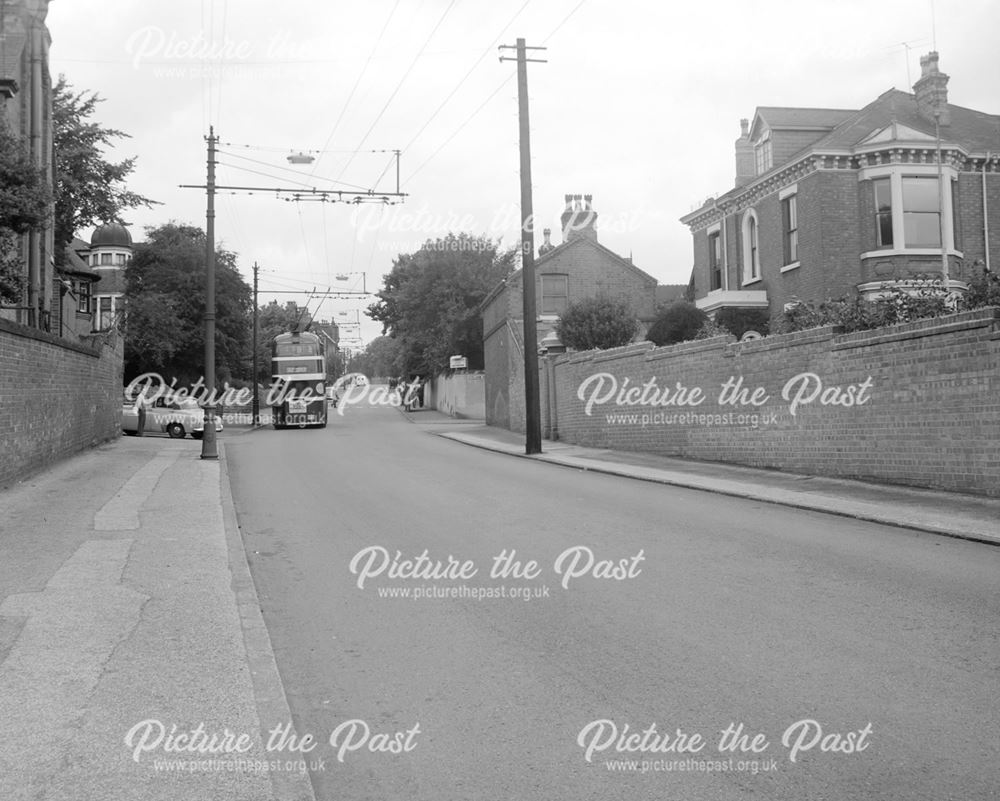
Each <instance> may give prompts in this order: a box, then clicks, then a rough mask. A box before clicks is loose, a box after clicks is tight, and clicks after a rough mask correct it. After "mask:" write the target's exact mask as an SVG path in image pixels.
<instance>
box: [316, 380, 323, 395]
mask: <svg viewBox="0 0 1000 801" xmlns="http://www.w3.org/2000/svg"><path fill="white" fill-rule="evenodd" d="M316 394H317V395H319V396H320V397H321V398H322V397H323V382H322V381H320V382H319V383H318V384H317V385H316Z"/></svg>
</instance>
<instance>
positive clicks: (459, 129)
mask: <svg viewBox="0 0 1000 801" xmlns="http://www.w3.org/2000/svg"><path fill="white" fill-rule="evenodd" d="M585 2H587V0H580V2H579V3H577V4H576V5H575V6H573V8H572V9H571V10H570V12H569V13H568V14H567V15H566V16H565V17H563V18H562V21H560V23H559V24H558V25H556V27H555V28H553V29H552V30H551V31H550V32H549V35H548V36H546V37H545V38H544V39H542V44H545V43H546V42H548V41H549V40H550V39H551V38H552V37H553V36H555V35H556V34H557V33H558V32H559V30H560V29H561V28H562V27H563V26H564V25H565V24H566V23H567V22H569V20H570V18H571V17H572V16H573V15H574V14H576V12H577V11H579V10H580V8H581V6H583V4H584V3H585ZM513 79H514V76H509V77H507V78H505V79H504V80H503V81H502V82H501V83H500V85H499V86H497V88H496V89H494V90H493V91H492V92H490V94H489V95H487V97H486V99H485V100H484V101H483V102H482V103H480V104H479V105H478V106H477V107H476V109H475V110H474V111H473V112H472V113H471V114H470V115H469V116H468V117H466V118H465V119H464V120H463V121H462V122H461V123H460V124H459V126H458V127H457V128H456V129H455V130H454V131H452V133H451V134H450V135H449V136H448V138H447V139H445V140H444V142H442V143H441V144H440V145H439V146H438V148H437V149H436V150H435V151H434V152H433V153H431V155H430V156H428V157H427V158H426V159H424V161H422V162H421V163H420V164H419V165H418V166H417V167H416V169H414V170H413V172H411V173H409V175H407V177H406V181H404V183H409V181H410V180H412V179H413V176H415V175H416V174H417V173H419V172H420V171H421V170H422V169H423V168H424V167H426V166H427V165H428V164H429V163H430V162H431V161H433V160H434V159H435V158H436V157H437V155H438V153H440V152H441V151H442V150H444V149H445V147H447V146H448V144H449V143H450V142H451V141H452V140H453V139H454V138H455V137H456V136H458V134H460V133H461V132H462V130H463V129H464V128H465V126H466V125H468V124H469V123H470V122H472V120H473V119H474V118H475V117H476V115H477V114H479V112H480V111H482V110H483V109H484V108H486V106H487V104H488V103H489V102H490V101H491V100H492V99H493V98H494V97H496V95H497V94H498V93H499V92H500V90H501V89H503V88H504V87H505V86H506V85H507V84H508V83H510V82H511V81H512V80H513Z"/></svg>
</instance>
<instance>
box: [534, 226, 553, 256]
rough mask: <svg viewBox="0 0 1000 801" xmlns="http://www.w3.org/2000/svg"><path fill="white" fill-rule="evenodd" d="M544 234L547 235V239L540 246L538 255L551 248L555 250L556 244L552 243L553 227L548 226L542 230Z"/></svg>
mask: <svg viewBox="0 0 1000 801" xmlns="http://www.w3.org/2000/svg"><path fill="white" fill-rule="evenodd" d="M542 236H543V237H545V241H544V242H542V245H541V247H539V248H538V255H539V256H544V255H545V254H546V253H548V252H549V251H550V250H555V245H553V244H552V239H551V237H552V229H551V228H546V229H545V230H543V231H542Z"/></svg>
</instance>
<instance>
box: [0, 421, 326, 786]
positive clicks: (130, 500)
mask: <svg viewBox="0 0 1000 801" xmlns="http://www.w3.org/2000/svg"><path fill="white" fill-rule="evenodd" d="M224 467H225V466H224V462H223V461H221V460H202V459H200V458H199V448H198V447H197V445H196V444H194V443H192V442H183V441H174V440H168V439H157V438H141V439H139V438H136V439H125V440H121V441H119V442H117V443H114V444H112V445H108V446H103V447H101V448H98V449H96V450H94V451H91V452H89V453H87V454H83V455H80V456H78V457H75V458H73V459H70V460H68V461H67V462H64V463H61V464H60V465H57V466H55V467H54V468H53V469H52V470H50V471H47V472H46V473H44V474H41V475H38V476H35V477H34V478H32V479H31V480H30V481H27V482H24V483H22V484H21V485H18V486H15V487H12V488H10V489H8V490H6V491H4V492H2V493H0V504H2V505H3V507H4V511H5V513H7V514H6V518H7V521H8V523H7V524H6V525H5V526H4V527H3V529H0V556H2V557H3V562H4V564H5V568H6V569H5V570H2V571H0V577H3V578H6V579H8V580H7V582H6V585H0V598H2V602H0V620H3V621H4V623H5V626H4V627H3V631H4V632H6V636H7V642H6V643H5V645H6V654H5V657H4V659H3V662H2V663H0V715H2V718H3V720H4V723H5V741H6V745H5V748H4V749H2V753H0V798H2V799H4V801H7V799H33V801H38V800H42V801H45V800H47V799H53V800H55V799H60V801H61V799H68V798H72V799H79V800H81V801H88V800H90V799H93V801H117V799H123V800H124V799H129V801H131V800H132V799H136V800H138V801H146V799H149V801H160V800H161V799H162V801H167V800H168V799H169V800H170V801H173V800H174V799H180V798H183V799H192V800H193V801H200V799H205V801H209V800H210V799H211V800H213V801H214V799H221V798H227V799H229V798H231V799H241V801H242V799H248V801H274V800H275V799H280V801H299V800H301V801H312V799H313V798H314V796H313V793H312V789H311V786H310V784H309V781H308V778H307V777H306V776H304V775H303V773H304V772H303V771H300V770H299V768H298V766H297V765H294V764H292V760H290V759H286V758H285V757H286V756H290V755H285V754H281V753H271V752H268V751H267V750H266V749H265V742H266V736H267V730H268V729H269V728H270V727H272V726H274V725H276V723H283V722H286V721H288V720H289V717H290V716H289V713H288V712H287V705H284V707H282V702H283V701H284V696H283V691H282V690H281V683H280V679H279V678H278V676H277V673H276V669H275V668H274V662H273V654H271V653H270V642H269V641H268V640H267V638H266V632H265V634H264V636H263V637H261V636H260V630H261V629H262V624H260V627H259V628H257V629H254V627H253V626H252V621H251V622H250V623H248V622H247V621H248V618H249V617H250V616H249V615H248V613H247V608H248V607H251V606H253V605H254V604H255V600H256V595H255V593H254V591H253V584H252V582H248V581H247V579H248V574H247V570H246V561H245V556H244V555H243V551H242V547H241V545H240V544H239V532H238V530H237V529H236V526H235V520H234V516H233V515H232V514H231V512H229V513H227V512H226V509H225V504H229V505H230V506H231V501H230V500H229V498H228V495H227V493H228V487H227V486H226V485H225V484H224ZM71 510H72V511H71ZM11 521H13V522H11ZM29 543H34V546H35V547H34V549H32V550H27V549H26V548H25V546H26V545H28V544H29ZM36 551H40V552H41V554H37V553H36ZM19 561H20V563H21V565H22V568H23V570H22V572H21V576H22V577H21V578H20V580H19V579H18V571H17V569H16V567H17V563H18V562H19ZM44 575H47V578H46V580H45V583H44V585H42V586H38V585H39V584H40V579H41V577H42V576H44ZM248 646H249V647H248ZM251 648H252V652H251V650H250V649H251ZM0 656H4V652H3V651H0ZM268 671H270V673H268ZM257 674H262V675H257ZM262 689H263V691H264V692H265V693H266V696H267V698H266V701H267V710H268V714H269V715H271V716H275V715H277V716H278V717H277V719H272V718H268V719H266V720H265V719H262V717H261V714H260V712H259V700H260V699H259V698H258V695H257V693H258V692H259V691H261V690H262ZM282 710H283V711H282ZM199 730H200V731H203V732H204V733H205V736H204V737H201V738H199V737H198V736H197V735H194V736H192V737H190V738H189V741H188V742H189V743H190V747H188V748H185V747H183V746H184V741H183V740H181V739H179V738H177V739H174V740H171V737H170V735H171V734H172V733H173V734H182V733H191V732H196V731H199ZM212 735H216V736H217V740H218V741H219V742H220V745H219V746H218V747H214V746H211V745H210V743H209V740H210V737H211V736H212ZM226 735H230V742H235V740H236V739H237V738H238V737H239V736H241V735H245V740H244V744H245V746H246V747H245V748H241V749H240V750H239V751H235V750H233V749H231V748H224V747H222V745H221V741H222V739H223V738H225V736H226ZM171 742H172V743H173V745H174V746H175V747H174V748H173V749H171V748H170V743H171ZM140 743H142V744H143V746H144V747H143V748H139V747H138V746H139V745H140ZM196 744H200V745H199V746H198V747H196ZM279 763H280V764H279ZM286 763H287V764H286Z"/></svg>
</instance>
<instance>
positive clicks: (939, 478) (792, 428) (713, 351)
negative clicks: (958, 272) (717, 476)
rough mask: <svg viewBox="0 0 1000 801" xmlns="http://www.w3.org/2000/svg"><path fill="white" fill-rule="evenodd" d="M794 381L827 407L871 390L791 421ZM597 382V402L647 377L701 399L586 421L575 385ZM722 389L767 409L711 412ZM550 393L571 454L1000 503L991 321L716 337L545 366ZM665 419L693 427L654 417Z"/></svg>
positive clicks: (999, 364)
mask: <svg viewBox="0 0 1000 801" xmlns="http://www.w3.org/2000/svg"><path fill="white" fill-rule="evenodd" d="M804 373H808V374H813V375H814V376H816V377H818V379H819V381H821V382H822V387H823V391H824V392H829V393H830V394H829V395H828V396H827V400H830V401H834V400H835V398H834V397H833V395H834V393H835V392H837V390H835V389H832V388H835V387H840V388H841V389H840V392H841V393H842V394H841V396H840V397H841V398H847V397H848V392H849V391H850V390H849V388H850V387H853V391H854V392H855V397H859V395H858V392H859V390H860V389H861V388H862V387H863V385H864V384H865V383H866V382H869V385H870V389H868V390H867V391H866V392H864V393H863V394H861V395H860V397H862V398H864V397H867V400H866V402H865V403H863V404H861V405H854V406H843V405H836V404H835V403H831V404H830V405H822V403H821V400H822V397H823V396H822V395H820V396H819V397H817V398H816V399H815V400H814V401H813V402H812V403H808V404H800V405H799V406H798V408H797V409H796V410H795V414H794V415H793V414H792V413H791V409H790V406H791V400H792V399H793V397H794V396H793V395H789V397H788V398H787V399H785V398H783V397H782V392H783V388H784V387H785V385H786V383H788V382H789V381H790V380H791V379H793V377H795V376H797V375H800V374H804ZM595 374H605V379H604V384H603V386H602V387H601V395H606V394H607V389H608V388H609V387H610V386H612V379H613V381H614V382H615V383H616V384H617V387H618V389H619V390H621V389H622V388H623V387H624V388H626V389H631V388H634V387H640V388H641V387H642V386H643V385H645V384H647V382H649V381H650V380H651V379H654V378H655V380H656V386H658V387H659V388H660V389H662V388H669V389H670V390H671V393H673V392H674V391H676V389H677V387H678V385H679V386H680V387H683V388H687V390H689V391H690V390H691V389H693V388H695V387H698V388H700V389H701V390H702V392H703V394H704V396H705V400H704V401H703V402H702V403H701V404H700V405H698V406H680V407H678V406H652V405H641V404H637V405H616V402H615V397H611V398H609V399H608V400H607V401H606V402H604V403H603V404H598V403H596V402H595V404H594V405H593V407H592V409H591V414H589V415H588V414H587V413H586V408H585V407H586V404H585V402H584V400H581V398H580V396H579V393H580V391H581V390H583V389H584V388H586V392H585V397H589V396H590V393H591V392H592V391H593V390H594V389H595V388H596V387H597V385H596V383H594V381H593V379H592V383H590V384H589V385H586V384H584V382H585V381H586V380H587V379H588V378H590V377H591V376H594V375H595ZM731 378H732V379H736V380H738V379H742V386H743V387H744V388H745V389H747V390H748V392H747V395H748V396H749V395H750V394H751V393H752V391H753V390H754V388H756V387H763V393H764V394H765V395H766V396H767V400H766V401H765V402H764V403H763V404H762V405H760V406H753V405H739V404H737V405H736V406H731V405H726V404H724V405H720V404H719V403H718V400H719V393H720V388H721V387H722V385H723V384H724V383H725V382H727V381H728V380H729V379H731ZM626 380H627V384H626ZM810 380H812V379H810ZM554 384H555V386H554V391H555V396H556V408H555V409H554V416H555V420H556V421H557V426H558V436H559V438H560V439H562V440H565V441H568V442H572V443H576V444H580V445H587V446H592V447H601V448H614V449H620V450H634V451H645V452H650V453H657V454H663V455H669V456H682V457H688V458H692V459H701V460H708V461H720V462H731V463H736V464H745V465H751V466H754V467H768V468H779V469H782V470H788V471H792V472H801V473H808V474H814V475H827V476H840V477H845V478H859V479H870V480H874V481H881V482H887V483H897V484H907V485H912V486H920V487H931V488H939V489H946V490H951V491H958V492H968V493H975V494H980V495H988V496H1000V423H998V421H1000V309H995V308H991V309H980V310H976V311H972V312H963V313H961V314H955V315H950V316H947V317H942V318H938V319H936V320H926V321H921V322H916V323H908V324H905V325H899V326H893V327H891V328H885V329H880V330H879V331H867V332H859V333H854V334H840V333H838V332H837V331H836V330H835V329H833V328H817V329H813V330H811V331H802V332H798V333H795V334H784V335H781V336H774V337H768V338H766V339H763V340H758V341H756V342H745V343H736V342H733V341H732V339H731V338H723V337H719V338H716V339H712V340H704V341H700V342H689V343H682V344H680V345H674V346H669V347H663V348H656V347H654V346H652V344H651V343H643V344H640V345H632V346H628V347H626V348H619V349H616V350H613V351H600V352H597V351H591V352H588V353H585V354H571V355H567V356H562V357H559V358H558V359H556V360H555V364H554ZM811 388H812V387H810V390H811ZM795 389H796V387H793V388H792V390H790V392H794V390H795ZM640 395H641V392H640V391H638V390H636V391H634V394H633V396H631V399H632V400H637V399H640V398H639V396H640ZM616 397H617V396H616ZM728 413H732V414H733V416H734V418H736V416H738V415H741V414H742V415H754V414H756V415H757V419H756V423H757V424H756V426H755V425H753V422H754V421H753V419H752V418H750V417H745V418H744V419H743V420H742V421H741V420H739V419H729V420H728V421H727V420H726V419H725V418H723V417H721V415H725V414H728ZM674 414H678V415H685V414H687V415H689V416H692V417H694V419H680V420H678V419H674V420H673V421H672V422H668V420H669V417H667V418H657V415H666V416H669V415H674ZM609 415H610V416H612V417H609ZM643 415H645V417H643ZM699 416H700V417H699ZM706 423H711V424H710V425H709V424H706Z"/></svg>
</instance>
